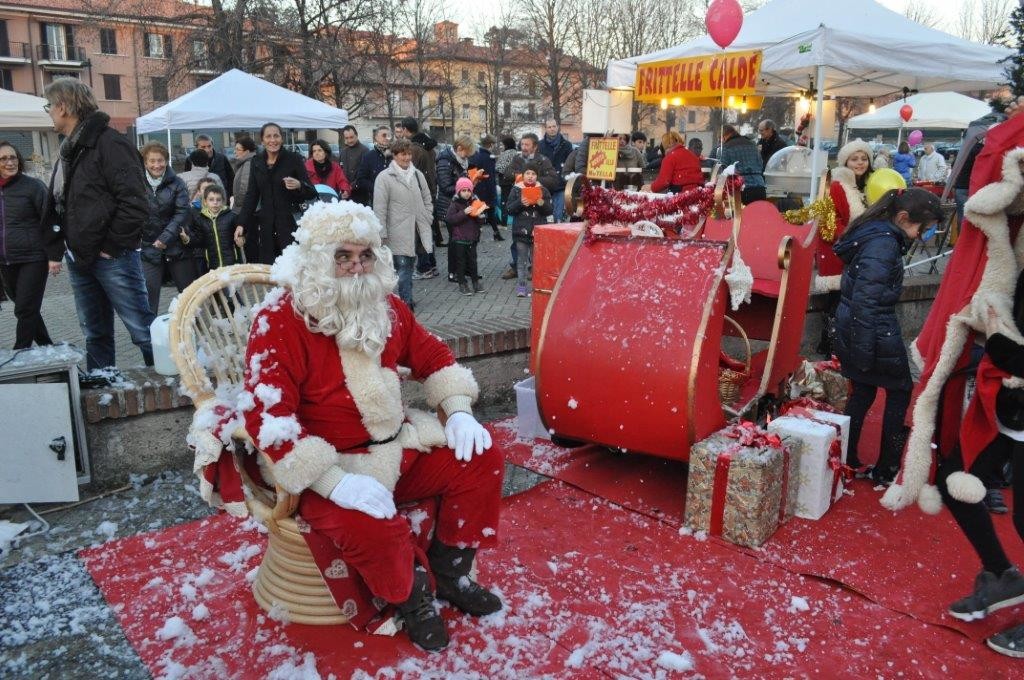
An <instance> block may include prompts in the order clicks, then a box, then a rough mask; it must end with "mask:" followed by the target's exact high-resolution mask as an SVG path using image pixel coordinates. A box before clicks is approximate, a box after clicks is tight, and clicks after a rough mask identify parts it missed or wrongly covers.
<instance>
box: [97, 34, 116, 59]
mask: <svg viewBox="0 0 1024 680" xmlns="http://www.w3.org/2000/svg"><path fill="white" fill-rule="evenodd" d="M100 53H101V54H117V31H115V30H114V29H112V28H101V29H100Z"/></svg>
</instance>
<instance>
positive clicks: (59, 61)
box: [36, 45, 89, 71]
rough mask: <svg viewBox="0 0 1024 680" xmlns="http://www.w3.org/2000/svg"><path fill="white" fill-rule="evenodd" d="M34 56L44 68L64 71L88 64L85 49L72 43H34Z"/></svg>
mask: <svg viewBox="0 0 1024 680" xmlns="http://www.w3.org/2000/svg"><path fill="white" fill-rule="evenodd" d="M36 56H37V57H38V60H39V65H40V66H41V67H43V69H45V70H60V71H65V70H68V69H78V68H85V67H86V66H88V65H89V60H88V59H87V58H86V57H85V49H84V48H82V47H76V46H74V45H71V46H67V45H36Z"/></svg>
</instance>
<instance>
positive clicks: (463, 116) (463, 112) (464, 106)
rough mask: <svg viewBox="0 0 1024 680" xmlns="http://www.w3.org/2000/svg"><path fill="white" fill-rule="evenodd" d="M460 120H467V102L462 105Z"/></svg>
mask: <svg viewBox="0 0 1024 680" xmlns="http://www.w3.org/2000/svg"><path fill="white" fill-rule="evenodd" d="M462 120H469V104H463V105H462Z"/></svg>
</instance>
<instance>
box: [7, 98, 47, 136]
mask: <svg viewBox="0 0 1024 680" xmlns="http://www.w3.org/2000/svg"><path fill="white" fill-rule="evenodd" d="M44 104H46V100H45V99H43V98H42V97H35V96H33V95H30V94H22V93H20V92H11V91H10V90H0V130H52V129H53V121H52V120H50V116H48V115H47V114H46V112H45V111H43V105H44Z"/></svg>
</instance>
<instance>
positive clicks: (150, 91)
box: [0, 0, 217, 132]
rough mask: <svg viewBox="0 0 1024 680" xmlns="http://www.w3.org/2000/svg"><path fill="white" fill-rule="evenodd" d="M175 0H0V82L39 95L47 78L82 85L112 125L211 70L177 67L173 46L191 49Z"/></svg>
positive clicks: (187, 8)
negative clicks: (67, 78)
mask: <svg viewBox="0 0 1024 680" xmlns="http://www.w3.org/2000/svg"><path fill="white" fill-rule="evenodd" d="M195 10H196V8H195V6H194V5H192V4H190V3H186V2H181V1H179V0H149V1H146V2H143V1H142V0H0V87H2V88H4V89H9V90H13V91H15V92H24V93H27V94H34V95H42V93H43V89H44V88H45V87H46V85H47V84H49V83H50V82H52V81H53V79H54V78H58V77H61V76H70V77H73V78H80V79H82V80H83V81H85V82H86V83H88V84H89V85H90V86H91V87H92V88H93V91H94V92H95V93H96V98H97V100H98V101H99V104H100V108H101V109H102V110H103V111H105V112H106V113H108V114H109V115H110V118H111V124H112V126H113V127H115V128H117V129H118V130H121V131H122V132H127V131H129V128H130V127H131V126H132V125H133V124H134V122H135V118H136V117H138V116H140V115H142V114H143V113H146V112H148V111H151V110H153V109H154V108H156V107H158V106H160V105H162V104H164V103H166V102H167V101H169V100H171V99H173V98H175V97H177V96H180V95H181V94H184V93H185V92H187V91H188V90H189V89H191V88H193V87H195V86H196V85H198V84H202V83H203V82H206V81H207V80H209V79H210V78H213V77H215V76H216V75H217V74H216V73H215V72H213V71H209V70H208V69H207V70H203V69H202V68H201V66H202V64H201V63H199V64H198V65H199V67H197V66H196V65H194V63H193V62H195V60H191V59H190V60H189V63H190V64H193V65H192V66H187V67H185V68H182V66H181V61H180V60H176V59H174V56H175V54H176V53H177V52H178V51H179V50H189V51H192V50H197V49H201V48H202V44H200V45H199V46H195V45H193V44H191V41H190V39H189V37H190V32H189V31H188V30H187V29H186V28H185V27H183V26H182V25H181V24H180V23H179V22H178V19H179V18H180V17H181V16H183V15H185V14H186V13H187V12H194V11H195Z"/></svg>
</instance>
